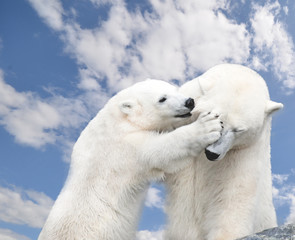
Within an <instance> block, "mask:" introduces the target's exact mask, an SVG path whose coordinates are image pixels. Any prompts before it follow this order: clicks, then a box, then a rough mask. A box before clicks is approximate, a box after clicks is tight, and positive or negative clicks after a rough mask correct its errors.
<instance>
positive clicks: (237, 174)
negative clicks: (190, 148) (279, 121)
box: [165, 64, 282, 240]
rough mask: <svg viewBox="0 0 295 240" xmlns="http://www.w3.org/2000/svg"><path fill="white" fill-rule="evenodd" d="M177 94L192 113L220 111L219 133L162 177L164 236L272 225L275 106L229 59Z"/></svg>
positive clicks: (214, 239) (226, 233)
mask: <svg viewBox="0 0 295 240" xmlns="http://www.w3.org/2000/svg"><path fill="white" fill-rule="evenodd" d="M180 91H181V92H183V93H185V94H187V95H189V96H191V97H193V98H194V99H195V101H196V107H195V110H194V112H195V113H194V114H198V112H200V111H201V112H202V111H203V110H204V109H206V111H208V109H212V108H214V109H216V111H217V112H220V113H221V115H220V119H221V120H222V121H223V122H224V130H223V132H222V136H221V138H220V139H219V141H218V142H216V143H215V144H213V145H211V146H209V147H208V148H206V151H205V153H203V154H201V155H199V156H198V157H195V159H194V161H191V162H190V163H189V165H188V166H187V167H186V168H185V169H183V170H181V171H180V172H177V173H176V174H168V175H167V178H166V182H167V187H168V197H167V198H168V200H167V214H168V218H169V223H168V227H167V231H166V236H165V237H166V239H169V240H179V239H182V240H195V239H196V240H232V239H236V238H240V237H243V236H245V235H249V234H251V233H254V232H259V231H262V230H264V229H266V228H271V227H274V226H276V225H277V223H276V214H275V209H274V206H273V202H272V180H271V164H270V130H271V114H272V113H273V112H275V111H277V110H279V109H280V108H282V104H280V103H275V102H272V101H270V99H269V93H268V89H267V86H266V84H265V82H264V80H263V79H262V78H261V77H260V76H259V75H258V74H257V73H256V72H254V71H252V70H251V69H249V68H246V67H243V66H239V65H232V64H223V65H218V66H216V67H213V68H212V69H210V70H208V71H207V72H206V73H205V74H203V75H201V76H200V77H198V78H196V79H194V80H192V81H189V82H187V83H186V84H184V85H183V86H182V87H181V88H180ZM207 158H208V159H209V160H212V161H208V159H207ZM213 160H215V162H213ZM217 160H218V161H217Z"/></svg>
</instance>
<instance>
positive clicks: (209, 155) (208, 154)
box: [205, 149, 220, 161]
mask: <svg viewBox="0 0 295 240" xmlns="http://www.w3.org/2000/svg"><path fill="white" fill-rule="evenodd" d="M205 154H206V157H207V159H208V160H210V161H215V160H217V159H218V157H219V156H220V154H218V153H214V152H211V151H209V150H208V149H205Z"/></svg>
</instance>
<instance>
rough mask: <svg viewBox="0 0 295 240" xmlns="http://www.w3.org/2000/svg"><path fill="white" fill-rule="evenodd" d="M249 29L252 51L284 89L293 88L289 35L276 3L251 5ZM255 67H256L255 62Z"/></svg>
mask: <svg viewBox="0 0 295 240" xmlns="http://www.w3.org/2000/svg"><path fill="white" fill-rule="evenodd" d="M253 9H254V12H253V17H252V19H251V26H252V29H253V31H254V35H253V49H254V53H255V54H256V57H259V59H260V62H263V65H264V66H265V67H266V68H268V69H272V70H273V71H274V73H275V74H276V76H277V77H278V79H279V81H281V82H282V83H283V86H284V87H285V88H287V89H294V88H295V51H294V43H293V40H292V38H291V36H290V35H289V34H288V32H287V30H286V29H285V26H284V23H282V22H281V21H280V19H279V16H280V13H281V11H282V9H281V5H280V3H279V2H278V1H275V2H272V3H269V2H267V3H266V4H265V5H264V6H260V5H257V4H254V8H253ZM253 66H254V67H257V66H256V64H255V62H254V64H253Z"/></svg>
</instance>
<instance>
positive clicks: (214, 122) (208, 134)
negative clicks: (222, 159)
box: [192, 112, 223, 150]
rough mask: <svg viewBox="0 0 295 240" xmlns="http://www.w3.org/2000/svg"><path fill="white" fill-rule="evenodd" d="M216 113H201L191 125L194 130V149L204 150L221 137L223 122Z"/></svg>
mask: <svg viewBox="0 0 295 240" xmlns="http://www.w3.org/2000/svg"><path fill="white" fill-rule="evenodd" d="M219 116H220V114H218V113H217V112H204V113H201V114H200V116H199V117H198V119H197V120H196V121H195V122H194V123H192V125H193V127H194V128H195V129H194V130H195V131H194V137H193V138H197V139H195V143H194V144H195V146H194V148H195V149H196V150H198V148H202V150H203V149H204V148H206V147H207V146H208V145H210V144H212V143H214V142H216V141H217V140H218V139H219V138H220V137H221V131H222V129H223V122H222V121H221V120H220V118H219Z"/></svg>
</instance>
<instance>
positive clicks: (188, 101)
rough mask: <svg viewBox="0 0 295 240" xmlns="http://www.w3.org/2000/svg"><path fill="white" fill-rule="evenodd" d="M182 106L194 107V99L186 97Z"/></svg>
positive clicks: (191, 108)
mask: <svg viewBox="0 0 295 240" xmlns="http://www.w3.org/2000/svg"><path fill="white" fill-rule="evenodd" d="M184 106H185V107H187V108H188V109H190V110H193V109H194V107H195V101H194V99H192V98H189V99H187V100H186V101H185V104H184Z"/></svg>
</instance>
